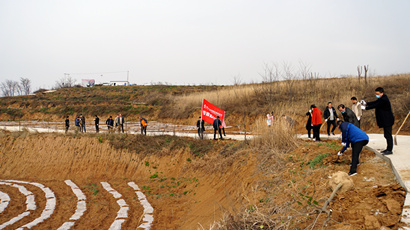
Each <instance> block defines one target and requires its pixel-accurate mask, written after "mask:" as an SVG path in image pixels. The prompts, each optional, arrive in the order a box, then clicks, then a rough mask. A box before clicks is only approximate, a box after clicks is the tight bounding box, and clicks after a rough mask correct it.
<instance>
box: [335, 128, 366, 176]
mask: <svg viewBox="0 0 410 230" xmlns="http://www.w3.org/2000/svg"><path fill="white" fill-rule="evenodd" d="M337 127H339V129H340V132H342V145H343V149H342V150H341V151H339V153H338V155H342V154H343V152H344V151H345V150H346V149H347V147H349V145H350V144H352V165H351V166H350V171H349V176H354V175H356V174H357V165H358V164H359V155H360V152H361V151H362V149H363V147H364V146H365V145H367V143H369V136H367V134H366V133H365V132H364V131H363V130H361V129H359V128H358V127H356V126H355V125H353V124H352V123H349V122H343V121H338V122H337Z"/></svg>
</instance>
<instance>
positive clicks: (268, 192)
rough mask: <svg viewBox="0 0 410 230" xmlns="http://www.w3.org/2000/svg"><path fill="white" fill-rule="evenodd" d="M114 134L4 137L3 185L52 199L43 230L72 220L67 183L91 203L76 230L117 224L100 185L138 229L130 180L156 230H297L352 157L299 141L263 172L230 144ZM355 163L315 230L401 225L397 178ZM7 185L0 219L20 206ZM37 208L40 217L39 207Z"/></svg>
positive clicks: (365, 162) (0, 140) (378, 165)
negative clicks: (47, 192)
mask: <svg viewBox="0 0 410 230" xmlns="http://www.w3.org/2000/svg"><path fill="white" fill-rule="evenodd" d="M117 137H118V138H111V139H110V138H109V136H104V135H100V136H89V135H87V136H62V135H51V134H36V135H26V134H20V135H17V134H7V133H2V134H1V136H0V162H1V163H0V175H1V179H18V180H25V181H32V182H39V183H42V184H44V185H45V186H49V187H50V188H51V189H52V190H53V191H54V192H55V193H56V197H57V199H58V203H57V208H56V211H55V212H54V214H53V215H52V216H51V217H50V219H49V220H47V221H45V222H44V223H41V224H40V225H39V227H41V228H55V227H58V226H59V225H61V224H62V223H63V222H64V221H66V220H68V218H69V217H70V216H71V215H72V214H73V212H74V209H75V196H74V194H73V193H71V191H70V190H69V188H68V187H67V185H66V184H65V183H64V180H66V179H70V180H72V181H74V182H75V183H76V184H77V185H78V186H79V187H80V188H81V189H82V190H83V192H84V193H85V195H86V196H87V199H88V200H87V205H88V209H87V211H86V213H85V214H84V216H83V217H82V218H81V219H80V220H79V221H78V222H76V225H75V227H76V229H90V228H107V227H108V226H109V225H110V224H111V223H112V221H114V219H115V215H116V212H117V211H118V206H117V204H116V202H115V199H113V197H112V196H111V195H110V194H109V193H107V192H106V191H105V190H104V189H103V188H102V186H101V184H100V182H102V181H107V182H109V183H110V184H111V185H112V187H113V188H114V189H116V190H117V191H118V192H120V193H121V194H122V195H123V196H124V200H125V201H126V202H127V204H129V206H130V212H129V215H130V218H129V219H128V220H127V221H126V222H125V225H123V226H124V227H127V228H136V227H137V226H138V225H139V224H140V223H141V219H140V217H141V216H142V215H143V210H142V206H141V205H139V203H138V199H137V198H136V195H135V193H133V191H132V190H131V189H130V188H129V187H128V186H127V185H126V183H127V182H129V181H134V182H135V183H136V184H138V185H139V187H140V188H141V190H142V192H144V194H146V195H147V199H148V200H149V202H150V203H151V204H152V206H153V207H154V209H155V211H154V222H153V229H197V228H200V229H202V227H203V228H205V229H208V228H210V226H211V225H212V226H213V228H214V229H217V228H218V226H227V227H228V229H233V228H235V226H236V227H238V228H241V227H242V228H243V227H244V225H243V224H244V223H247V222H249V221H250V220H258V221H255V222H254V223H253V224H255V226H256V227H258V228H263V229H266V228H267V229H274V228H285V227H288V228H304V227H307V226H309V225H311V224H312V223H313V221H314V219H315V215H316V214H315V213H314V210H315V209H317V208H318V207H321V206H322V205H323V203H324V201H325V200H326V199H327V198H328V197H329V195H330V194H331V190H330V188H329V186H328V181H329V180H328V177H329V176H330V175H332V173H334V172H337V171H345V172H347V171H348V168H349V163H350V157H349V151H347V152H346V154H345V155H344V156H343V157H341V158H340V159H336V158H337V156H335V155H334V153H335V151H336V149H338V148H339V147H340V146H339V145H338V144H337V143H334V142H331V141H329V142H322V143H319V144H318V143H313V142H302V141H301V142H300V143H299V147H298V148H296V149H295V150H294V151H292V152H290V153H288V154H282V155H277V158H272V160H271V162H265V163H264V165H261V164H260V159H261V157H263V156H261V154H260V153H259V151H258V150H257V149H255V148H252V147H249V146H247V145H244V144H243V143H241V142H236V141H229V140H228V141H223V142H220V141H205V140H204V141H203V142H195V141H193V140H192V139H189V138H177V137H140V136H137V137H135V136H127V135H124V136H117ZM148 150H149V152H147V151H148ZM336 160H338V161H337V162H334V161H336ZM360 161H361V162H362V164H361V165H360V166H359V168H358V173H359V174H358V175H356V176H354V177H353V182H354V189H353V190H350V191H347V192H345V193H342V194H338V195H337V196H336V197H335V199H334V200H333V201H332V202H331V203H330V205H329V207H328V208H329V209H332V214H331V216H330V217H329V219H328V218H327V216H326V214H322V215H321V216H320V217H319V218H318V220H317V225H316V227H317V228H320V227H323V228H324V229H329V228H331V229H339V228H340V229H360V228H367V229H376V228H377V227H379V226H387V227H389V228H393V229H397V227H398V226H399V219H400V212H401V208H402V205H403V202H404V195H405V192H404V190H403V189H402V188H401V187H400V186H399V185H398V184H397V183H396V182H395V181H394V176H393V174H392V172H391V169H390V168H389V166H388V165H387V164H386V163H385V162H383V161H382V160H380V159H378V158H377V157H375V155H374V154H373V153H371V152H369V151H367V150H366V151H364V152H363V154H362V156H361V159H360ZM6 187H7V186H0V190H1V191H6V192H8V193H10V194H11V198H12V201H13V203H10V209H8V211H7V213H5V215H2V216H1V217H0V221H4V220H6V219H7V218H11V217H13V216H15V215H16V214H19V213H21V209H22V208H23V206H24V205H23V203H21V202H20V201H19V200H21V199H22V197H19V196H21V195H19V193H18V192H17V191H14V190H13V189H10V188H6ZM30 189H32V190H33V193H34V194H35V195H37V196H39V197H41V196H44V195H42V194H41V191H37V190H36V189H35V188H31V187H30ZM18 202H20V203H18ZM36 202H38V206H39V207H40V209H39V210H42V209H41V207H43V206H44V202H45V201H44V200H41V199H40V200H38V201H36ZM38 215H40V212H39V213H35V214H34V215H33V216H32V218H35V217H36V216H38ZM266 216H268V217H269V218H268V219H264V218H262V217H266ZM30 220H31V219H23V220H22V221H21V222H18V223H17V224H16V225H13V226H14V227H16V226H17V225H19V224H25V223H26V222H28V221H30ZM241 224H242V225H241ZM229 226H230V227H229ZM261 226H264V227H261Z"/></svg>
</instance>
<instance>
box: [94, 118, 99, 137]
mask: <svg viewBox="0 0 410 230" xmlns="http://www.w3.org/2000/svg"><path fill="white" fill-rule="evenodd" d="M94 123H95V132H97V133H99V132H100V127H99V126H100V118H99V117H98V116H97V115H95V118H94Z"/></svg>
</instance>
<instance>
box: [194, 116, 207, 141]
mask: <svg viewBox="0 0 410 230" xmlns="http://www.w3.org/2000/svg"><path fill="white" fill-rule="evenodd" d="M196 127H198V136H199V138H200V139H204V131H205V121H204V120H202V119H201V117H199V119H198V121H197V122H196Z"/></svg>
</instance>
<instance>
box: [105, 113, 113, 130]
mask: <svg viewBox="0 0 410 230" xmlns="http://www.w3.org/2000/svg"><path fill="white" fill-rule="evenodd" d="M105 124H107V128H108V133H112V132H113V129H114V120H113V119H112V116H110V117H109V118H108V119H107V120H106V121H105Z"/></svg>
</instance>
